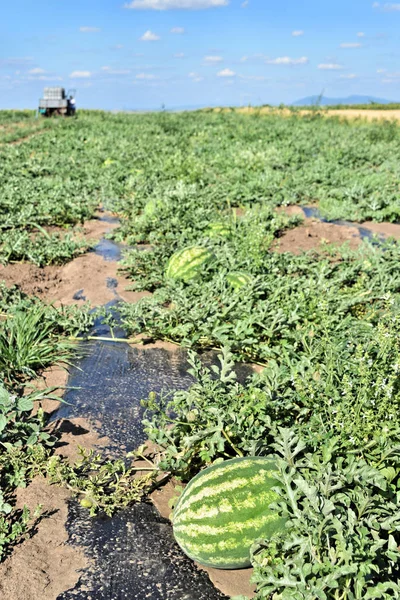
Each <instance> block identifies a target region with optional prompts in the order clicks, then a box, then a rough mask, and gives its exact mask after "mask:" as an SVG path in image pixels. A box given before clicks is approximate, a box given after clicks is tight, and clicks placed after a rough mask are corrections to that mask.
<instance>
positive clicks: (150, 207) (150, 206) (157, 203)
mask: <svg viewBox="0 0 400 600" xmlns="http://www.w3.org/2000/svg"><path fill="white" fill-rule="evenodd" d="M162 206H163V203H162V202H161V200H155V199H154V198H153V199H151V200H149V201H148V202H147V203H146V204H145V207H144V209H143V214H144V215H146V217H154V216H155V215H156V213H157V212H158V210H159V209H160V208H161V207H162Z"/></svg>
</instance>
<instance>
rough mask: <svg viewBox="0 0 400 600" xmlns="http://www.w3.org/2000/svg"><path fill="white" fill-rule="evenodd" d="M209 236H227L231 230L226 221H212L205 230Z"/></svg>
mask: <svg viewBox="0 0 400 600" xmlns="http://www.w3.org/2000/svg"><path fill="white" fill-rule="evenodd" d="M205 234H206V236H207V237H209V238H219V237H223V238H227V237H229V236H230V234H231V231H230V229H229V227H228V225H226V224H225V223H210V225H209V226H208V229H207V230H206V232H205Z"/></svg>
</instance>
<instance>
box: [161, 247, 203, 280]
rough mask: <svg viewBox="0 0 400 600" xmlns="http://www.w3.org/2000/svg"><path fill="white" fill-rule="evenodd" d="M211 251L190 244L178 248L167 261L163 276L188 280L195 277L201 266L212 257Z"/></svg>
mask: <svg viewBox="0 0 400 600" xmlns="http://www.w3.org/2000/svg"><path fill="white" fill-rule="evenodd" d="M213 256H214V255H213V253H212V252H211V250H208V249H207V248H201V247H200V246H192V247H191V248H183V249H182V250H178V252H175V254H173V255H172V256H171V258H170V259H169V261H168V265H167V270H166V272H165V276H166V277H167V278H168V279H181V280H182V281H190V280H191V279H195V278H196V277H197V276H198V274H199V272H200V270H201V268H202V267H203V266H204V265H205V264H206V263H207V262H209V261H210V260H211V259H212V258H213Z"/></svg>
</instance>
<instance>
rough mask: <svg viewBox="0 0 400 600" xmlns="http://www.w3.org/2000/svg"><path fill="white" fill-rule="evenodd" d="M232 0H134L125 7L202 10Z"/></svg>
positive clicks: (224, 4)
mask: <svg viewBox="0 0 400 600" xmlns="http://www.w3.org/2000/svg"><path fill="white" fill-rule="evenodd" d="M229 2H230V0H132V2H129V3H127V4H125V8H131V9H133V10H173V9H177V10H179V9H181V10H202V9H205V8H216V7H218V6H228V4H229Z"/></svg>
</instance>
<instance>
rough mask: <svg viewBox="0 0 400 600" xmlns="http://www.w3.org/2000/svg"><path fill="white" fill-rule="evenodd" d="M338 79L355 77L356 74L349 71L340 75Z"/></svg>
mask: <svg viewBox="0 0 400 600" xmlns="http://www.w3.org/2000/svg"><path fill="white" fill-rule="evenodd" d="M340 79H357V75H355V74H354V73H349V74H348V75H340Z"/></svg>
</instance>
